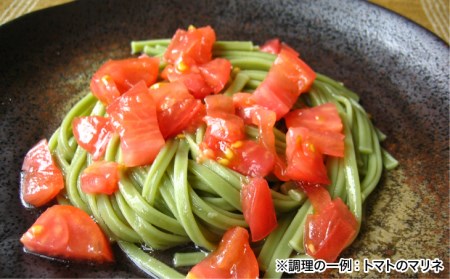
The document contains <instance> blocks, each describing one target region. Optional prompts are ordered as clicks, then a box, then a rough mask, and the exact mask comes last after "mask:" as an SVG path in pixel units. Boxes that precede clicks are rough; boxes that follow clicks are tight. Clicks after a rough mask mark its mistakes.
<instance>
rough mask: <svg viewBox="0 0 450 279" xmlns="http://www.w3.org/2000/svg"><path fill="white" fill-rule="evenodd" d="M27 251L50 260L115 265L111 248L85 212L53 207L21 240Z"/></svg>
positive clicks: (58, 206) (69, 207) (68, 207)
mask: <svg viewBox="0 0 450 279" xmlns="http://www.w3.org/2000/svg"><path fill="white" fill-rule="evenodd" d="M20 241H21V242H22V243H23V245H24V246H25V248H27V249H28V250H30V251H32V252H34V253H37V254H42V255H46V256H49V257H56V258H64V259H70V260H87V261H94V262H112V261H114V258H113V254H112V251H111V247H110V244H109V242H108V240H107V239H106V237H105V235H104V234H103V232H102V231H101V230H100V228H99V227H98V225H97V224H96V223H95V222H94V221H93V220H92V219H91V218H90V217H89V215H88V214H87V213H86V212H84V211H83V210H81V209H79V208H76V207H74V206H70V205H54V206H52V207H50V208H48V209H47V210H46V211H45V212H44V213H42V214H41V216H39V218H38V219H37V220H36V222H35V223H34V224H33V225H32V226H31V227H30V229H29V230H28V231H27V232H26V233H25V234H24V235H23V236H22V237H21V238H20Z"/></svg>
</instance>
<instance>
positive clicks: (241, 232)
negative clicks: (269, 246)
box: [187, 227, 259, 278]
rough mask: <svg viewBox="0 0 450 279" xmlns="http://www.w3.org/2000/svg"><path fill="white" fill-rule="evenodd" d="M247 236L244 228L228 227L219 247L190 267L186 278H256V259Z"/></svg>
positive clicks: (257, 274)
mask: <svg viewBox="0 0 450 279" xmlns="http://www.w3.org/2000/svg"><path fill="white" fill-rule="evenodd" d="M248 236H249V235H248V232H247V230H246V229H244V228H241V227H234V228H230V229H228V231H226V232H225V234H224V235H223V237H222V240H221V241H220V243H219V247H218V248H217V249H216V250H215V251H213V252H211V254H209V255H208V256H207V257H206V258H205V259H204V260H203V261H201V262H200V263H198V264H196V265H195V266H194V267H192V269H191V270H190V271H189V273H188V274H187V278H258V277H259V267H258V261H257V260H256V256H255V254H254V253H253V251H252V249H251V247H250V244H249V242H248Z"/></svg>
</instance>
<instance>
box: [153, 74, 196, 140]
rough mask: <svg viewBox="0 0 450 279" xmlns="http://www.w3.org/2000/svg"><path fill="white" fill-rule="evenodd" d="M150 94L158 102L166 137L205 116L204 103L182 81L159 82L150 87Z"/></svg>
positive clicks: (158, 110)
mask: <svg viewBox="0 0 450 279" xmlns="http://www.w3.org/2000/svg"><path fill="white" fill-rule="evenodd" d="M150 94H151V95H152V96H153V99H154V100H155V102H156V111H157V115H158V124H159V128H160V130H161V133H162V135H163V137H164V138H165V139H167V138H170V137H174V136H176V135H178V134H179V133H181V132H182V131H184V130H186V129H188V128H190V127H191V125H193V126H195V125H197V124H196V123H199V122H200V121H201V118H202V117H203V116H204V105H203V104H202V102H201V101H200V100H197V99H195V98H194V97H193V96H192V95H191V94H190V93H189V91H188V89H187V88H186V86H185V85H184V84H183V83H182V82H170V83H161V84H158V86H157V87H155V88H151V89H150ZM197 118H200V119H199V120H198V121H197V120H196V119H197Z"/></svg>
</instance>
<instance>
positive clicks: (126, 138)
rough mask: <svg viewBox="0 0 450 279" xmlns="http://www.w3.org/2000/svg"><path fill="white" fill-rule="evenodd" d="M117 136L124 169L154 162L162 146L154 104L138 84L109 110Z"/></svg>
mask: <svg viewBox="0 0 450 279" xmlns="http://www.w3.org/2000/svg"><path fill="white" fill-rule="evenodd" d="M107 112H108V114H109V116H110V117H111V119H112V124H113V126H114V128H115V130H116V132H118V133H119V135H120V147H121V149H122V157H123V163H124V165H125V166H127V167H134V166H142V165H147V164H150V163H152V162H153V160H154V159H155V157H156V156H157V155H158V153H159V151H160V150H161V148H162V147H163V146H164V144H165V141H164V137H163V136H162V134H161V131H160V129H159V125H158V117H157V113H156V104H155V101H154V100H153V98H152V95H151V94H150V93H149V90H148V89H147V86H146V84H145V83H144V82H143V81H141V82H139V83H138V84H136V85H135V86H134V87H132V88H131V89H130V90H129V91H127V92H126V93H125V94H123V95H122V96H121V97H120V98H118V99H116V100H115V101H114V102H113V103H112V104H111V105H109V106H108V108H107Z"/></svg>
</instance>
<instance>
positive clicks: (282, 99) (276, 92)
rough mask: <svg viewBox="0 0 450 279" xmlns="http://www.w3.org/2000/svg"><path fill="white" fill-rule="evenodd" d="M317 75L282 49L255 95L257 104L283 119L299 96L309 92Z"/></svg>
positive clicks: (295, 56)
mask: <svg viewBox="0 0 450 279" xmlns="http://www.w3.org/2000/svg"><path fill="white" fill-rule="evenodd" d="M315 78H316V73H315V72H314V71H313V70H312V69H311V68H310V67H309V66H308V65H307V64H306V63H305V62H303V61H302V60H301V59H300V58H299V57H298V56H297V55H295V53H293V52H292V51H290V50H288V49H283V48H282V49H281V51H280V53H279V54H278V56H277V58H276V59H275V61H274V63H273V65H272V67H271V68H270V70H269V73H268V74H267V76H266V78H265V79H264V81H263V82H262V83H261V85H260V86H258V88H256V90H255V92H254V93H253V95H254V98H255V99H256V102H257V103H258V104H259V105H261V106H264V107H266V108H268V109H270V110H273V111H275V113H276V114H277V120H278V119H280V118H281V117H283V116H284V115H285V114H286V113H287V112H288V111H289V110H290V108H291V107H292V106H293V104H294V103H295V102H296V100H297V98H298V96H299V95H300V94H301V93H304V92H306V91H308V90H309V88H310V87H311V85H312V83H313V82H314V80H315Z"/></svg>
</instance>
